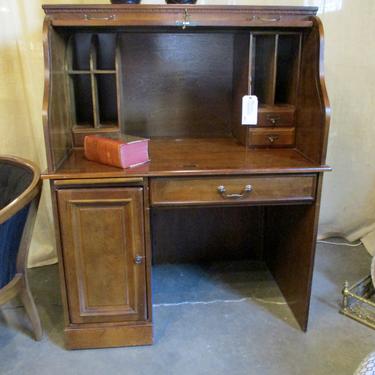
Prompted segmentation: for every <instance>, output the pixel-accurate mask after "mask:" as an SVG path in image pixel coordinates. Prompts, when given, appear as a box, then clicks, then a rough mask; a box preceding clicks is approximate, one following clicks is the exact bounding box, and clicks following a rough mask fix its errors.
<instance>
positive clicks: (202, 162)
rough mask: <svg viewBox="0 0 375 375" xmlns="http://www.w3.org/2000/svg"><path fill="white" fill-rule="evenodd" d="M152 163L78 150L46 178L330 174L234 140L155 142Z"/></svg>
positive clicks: (291, 154) (294, 156)
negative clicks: (121, 162) (101, 158)
mask: <svg viewBox="0 0 375 375" xmlns="http://www.w3.org/2000/svg"><path fill="white" fill-rule="evenodd" d="M149 151H150V157H151V161H150V162H149V163H147V164H144V165H142V166H139V167H135V168H132V169H125V170H123V169H119V168H115V167H110V166H107V165H103V164H99V163H95V162H91V161H88V160H86V159H85V157H84V154H83V149H74V150H73V152H72V153H71V154H70V156H69V157H68V158H67V160H65V162H64V163H63V164H62V166H61V167H60V168H59V169H58V170H57V171H56V172H55V173H47V172H45V173H44V174H43V178H44V179H71V178H101V177H106V178H109V177H112V178H113V177H127V176H129V177H134V176H144V177H152V176H194V175H233V174H237V175H238V174H280V173H314V172H323V171H329V170H330V168H329V167H328V166H321V165H317V164H315V163H313V162H311V161H310V160H308V159H307V158H305V157H304V156H303V155H302V154H301V153H300V152H298V151H297V150H295V149H246V147H245V146H242V145H240V144H239V143H238V142H237V141H236V140H235V139H234V138H182V139H168V138H160V139H152V140H151V141H150V148H149Z"/></svg>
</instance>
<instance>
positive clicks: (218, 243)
mask: <svg viewBox="0 0 375 375" xmlns="http://www.w3.org/2000/svg"><path fill="white" fill-rule="evenodd" d="M263 212H264V208H263V207H225V208H223V207H205V208H203V207H194V208H168V209H166V208H162V209H155V208H153V209H152V211H151V223H152V228H151V231H152V235H151V237H152V260H153V263H154V264H160V263H190V262H197V261H214V260H239V259H249V258H251V259H261V258H262V232H263Z"/></svg>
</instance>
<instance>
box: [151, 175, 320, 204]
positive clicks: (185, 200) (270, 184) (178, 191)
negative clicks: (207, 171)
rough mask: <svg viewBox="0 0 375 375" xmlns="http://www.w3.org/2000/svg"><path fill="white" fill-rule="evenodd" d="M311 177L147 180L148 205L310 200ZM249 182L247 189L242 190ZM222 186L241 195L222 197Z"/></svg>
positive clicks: (221, 177) (312, 189) (313, 185)
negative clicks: (148, 182) (149, 192)
mask: <svg viewBox="0 0 375 375" xmlns="http://www.w3.org/2000/svg"><path fill="white" fill-rule="evenodd" d="M315 182H316V181H315V176H314V175H310V176H300V175H298V176H293V175H292V176H285V175H283V176H267V177H259V176H236V177H227V176H215V177H195V178H185V177H179V178H153V179H151V186H150V189H151V205H152V206H172V205H207V204H220V205H236V204H237V205H243V204H244V203H253V204H259V203H267V204H272V203H273V204H275V203H282V202H293V201H295V202H312V201H313V200H314V198H315V197H314V196H315ZM246 185H251V188H252V190H251V192H249V193H246V192H244V189H245V186H246ZM219 186H224V187H225V189H226V193H225V194H224V195H228V194H242V195H243V197H241V198H226V197H224V196H223V194H221V193H220V192H218V187H219Z"/></svg>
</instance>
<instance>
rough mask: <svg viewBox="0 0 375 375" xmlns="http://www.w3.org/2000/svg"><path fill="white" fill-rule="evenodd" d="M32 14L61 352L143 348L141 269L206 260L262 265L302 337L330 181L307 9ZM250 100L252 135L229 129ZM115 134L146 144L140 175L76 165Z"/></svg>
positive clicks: (145, 286)
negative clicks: (38, 46) (38, 19)
mask: <svg viewBox="0 0 375 375" xmlns="http://www.w3.org/2000/svg"><path fill="white" fill-rule="evenodd" d="M44 10H45V13H46V18H45V23H44V53H45V97H44V104H43V105H44V107H43V120H44V132H45V141H46V151H47V161H48V169H47V171H46V172H45V173H44V178H45V179H49V180H50V185H51V190H52V202H53V209H54V219H55V231H56V240H57V248H58V255H59V267H60V280H61V289H62V300H63V307H64V319H65V343H66V347H67V348H72V349H74V348H97V347H111V346H126V345H145V344H151V343H152V292H151V280H150V279H151V265H152V264H158V263H173V262H192V261H209V260H214V259H226V260H232V259H235V260H241V259H246V258H252V259H257V260H262V261H264V262H265V264H266V265H267V267H268V268H269V270H270V271H271V273H272V275H273V277H274V279H275V281H276V282H277V284H278V286H279V288H280V290H281V291H282V293H283V295H284V297H285V300H286V301H287V303H288V305H289V306H290V309H291V310H292V312H293V313H294V315H295V318H296V320H297V321H298V323H299V324H300V326H301V328H302V330H306V329H307V321H308V312H309V301H310V292H311V281H312V271H313V263H314V253H315V245H316V234H317V223H318V217H319V206H320V194H321V193H320V192H321V185H322V176H323V172H324V171H327V170H330V168H329V167H327V166H326V165H325V158H326V147H327V136H328V127H329V111H330V110H329V103H328V98H327V94H326V89H325V83H324V75H323V29H322V24H321V22H320V20H319V19H318V18H317V17H316V12H317V9H316V8H314V7H263V6H262V7H258V6H196V5H193V6H191V5H189V6H182V5H95V6H94V5H87V6H73V5H49V6H44ZM248 94H252V95H256V96H257V97H258V100H259V109H258V124H257V125H256V126H243V125H241V111H242V109H241V105H242V104H241V103H242V97H243V96H244V95H248ZM114 133H126V134H131V135H137V136H143V137H148V138H150V139H151V141H150V156H151V161H150V162H149V163H147V164H144V165H141V166H138V167H135V168H132V169H126V170H122V169H118V168H114V167H110V166H106V165H101V164H98V163H95V162H91V161H88V160H85V158H84V155H83V149H82V145H83V139H84V137H85V135H87V134H102V135H105V134H114ZM280 324H283V323H282V322H280Z"/></svg>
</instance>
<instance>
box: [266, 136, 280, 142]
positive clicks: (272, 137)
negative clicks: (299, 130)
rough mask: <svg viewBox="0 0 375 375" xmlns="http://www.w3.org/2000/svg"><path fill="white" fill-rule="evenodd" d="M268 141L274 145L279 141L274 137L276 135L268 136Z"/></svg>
mask: <svg viewBox="0 0 375 375" xmlns="http://www.w3.org/2000/svg"><path fill="white" fill-rule="evenodd" d="M267 138H268V140H269V141H270V142H271V143H274V142H275V141H277V140H278V139H279V136H278V135H276V134H270V135H269V136H268V137H267Z"/></svg>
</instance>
